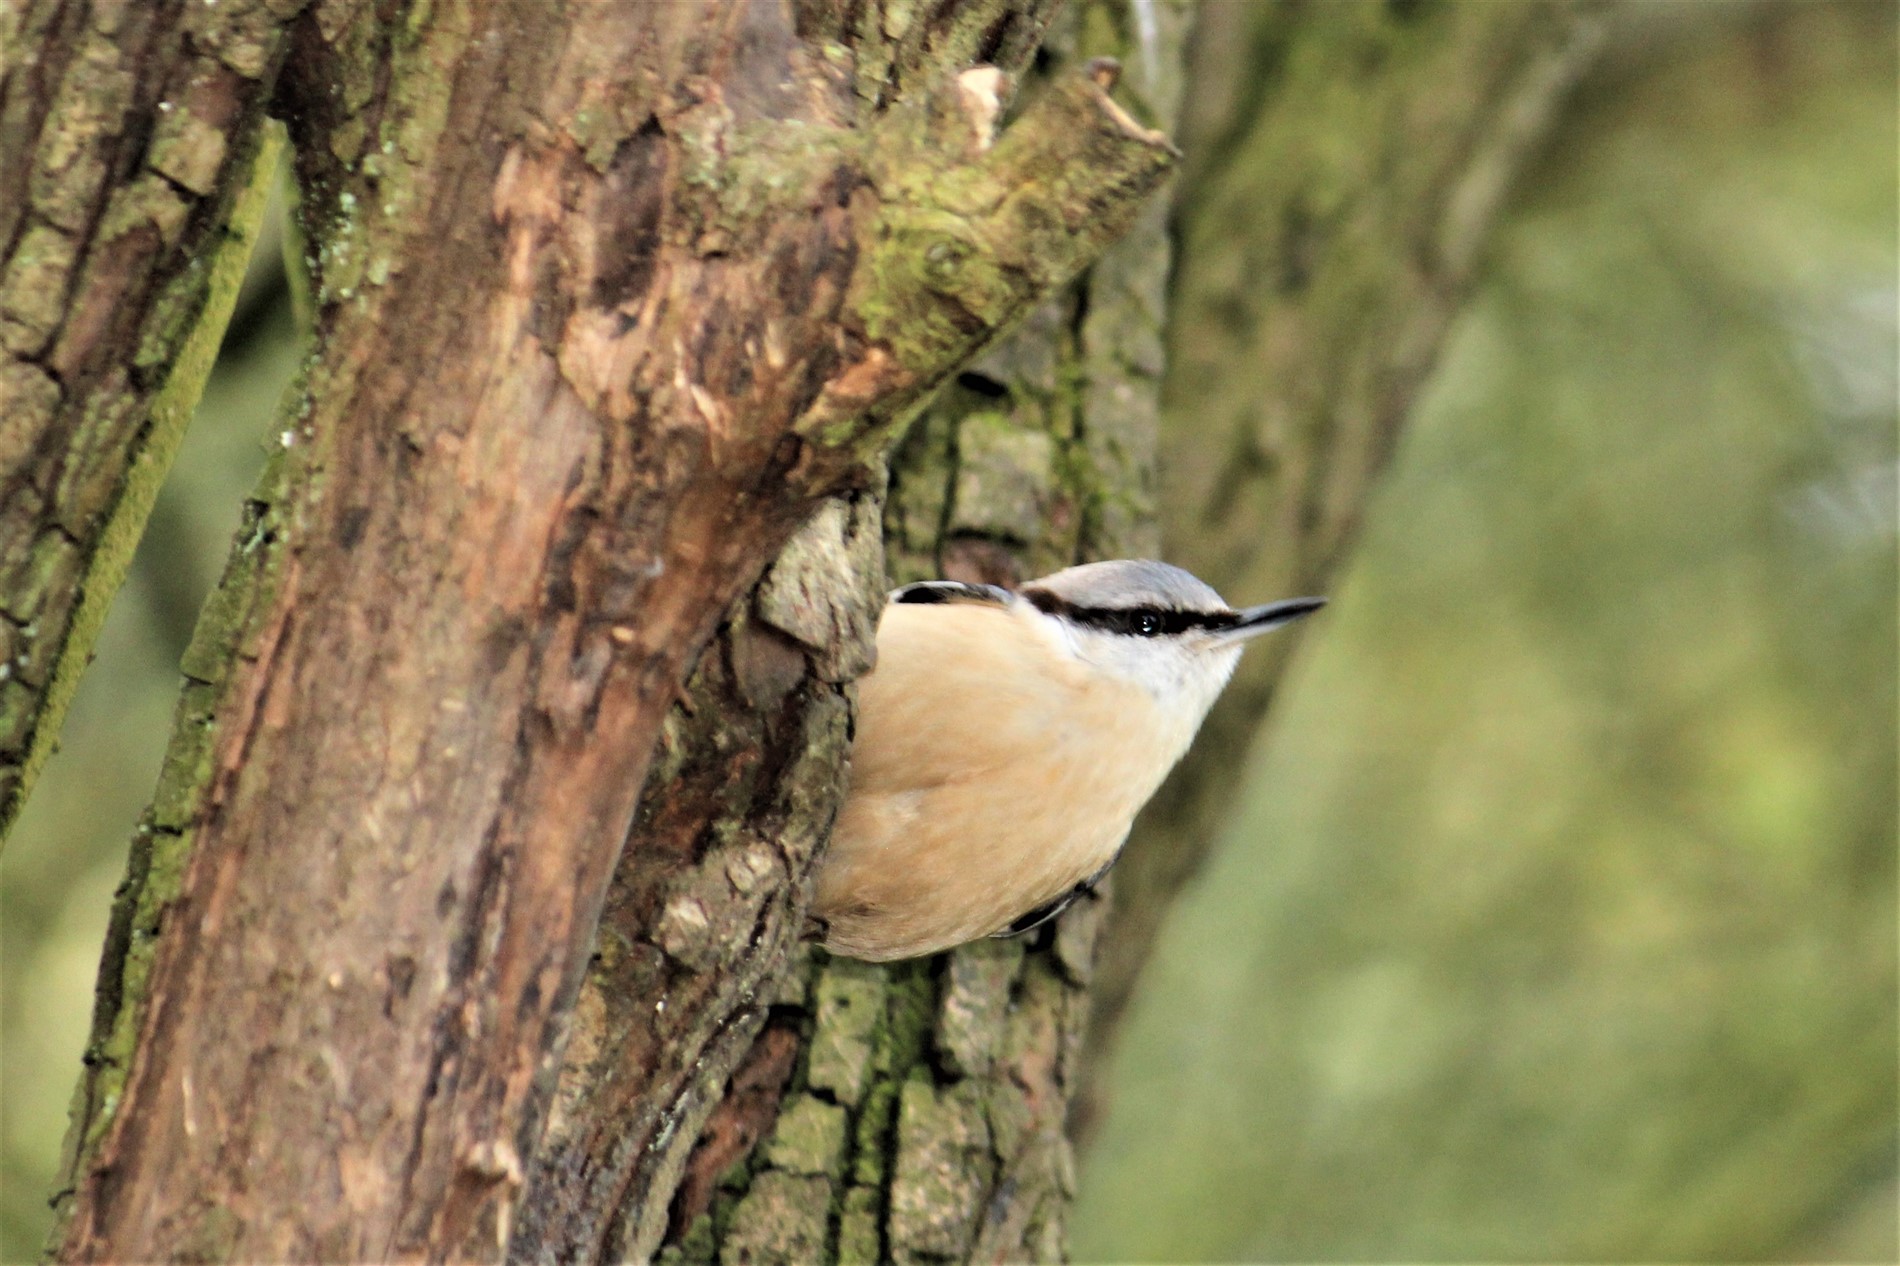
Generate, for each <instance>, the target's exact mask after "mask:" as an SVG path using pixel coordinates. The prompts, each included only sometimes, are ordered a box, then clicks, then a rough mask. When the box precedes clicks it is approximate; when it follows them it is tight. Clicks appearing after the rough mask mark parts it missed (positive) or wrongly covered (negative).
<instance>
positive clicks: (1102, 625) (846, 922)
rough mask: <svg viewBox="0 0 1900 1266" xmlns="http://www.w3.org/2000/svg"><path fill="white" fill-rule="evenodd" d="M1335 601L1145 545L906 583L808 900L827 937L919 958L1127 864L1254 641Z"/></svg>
mask: <svg viewBox="0 0 1900 1266" xmlns="http://www.w3.org/2000/svg"><path fill="white" fill-rule="evenodd" d="M1324 602H1325V599H1323V598H1294V599H1291V600H1288V601H1285V602H1276V603H1272V604H1270V605H1267V606H1264V607H1248V608H1245V609H1244V610H1239V611H1236V610H1234V609H1233V608H1232V607H1229V606H1228V605H1227V604H1226V603H1225V602H1223V601H1222V600H1221V596H1220V595H1219V594H1217V593H1215V592H1214V591H1213V589H1211V588H1209V587H1208V586H1207V585H1205V584H1203V583H1202V582H1201V581H1199V580H1197V579H1195V578H1194V577H1193V576H1192V575H1190V574H1188V573H1187V572H1185V571H1182V570H1181V569H1180V568H1179V567H1171V566H1169V565H1168V564H1166V563H1157V562H1150V561H1147V560H1123V561H1118V562H1108V563H1088V564H1085V565H1083V566H1080V567H1071V568H1068V569H1067V570H1065V571H1059V572H1057V573H1055V574H1054V575H1053V576H1045V577H1043V578H1042V579H1041V580H1035V581H1031V582H1030V583H1029V584H1027V585H1024V586H1023V587H1022V588H1021V589H1020V590H1019V591H1017V592H1015V593H1011V592H1010V591H1008V590H1006V589H999V588H996V587H994V586H991V585H969V584H960V583H957V582H954V581H926V582H924V583H922V584H916V585H906V586H905V587H903V588H902V589H898V590H896V591H894V592H893V593H892V594H891V597H890V602H889V604H888V605H887V606H886V607H885V608H884V614H883V618H882V619H881V620H880V622H879V624H878V630H877V666H876V668H875V669H873V670H872V671H871V672H870V673H869V674H868V675H867V676H866V677H865V678H864V679H863V681H862V682H861V684H860V686H859V693H858V720H857V739H856V742H855V745H854V746H853V748H852V756H851V784H850V789H849V791H848V792H847V794H846V796H845V802H844V807H843V809H841V810H840V811H839V814H838V822H837V825H836V827H835V828H834V829H833V831H832V835H831V843H830V846H829V848H828V850H827V851H826V853H825V856H824V858H823V860H822V862H821V863H820V866H819V870H818V878H817V891H816V894H815V895H814V897H813V900H812V914H813V916H814V917H815V922H816V925H817V927H818V928H819V929H820V931H819V933H818V935H819V937H820V939H821V940H822V941H823V943H824V945H825V947H826V948H827V949H829V950H831V951H832V952H833V953H836V954H844V955H848V956H850V957H852V958H864V959H870V960H872V961H878V962H881V961H886V960H890V959H896V958H914V957H916V956H918V955H922V954H934V953H936V952H938V951H940V950H946V949H949V948H950V947H952V946H954V945H961V944H963V943H964V942H965V941H973V940H976V939H977V938H979V937H983V936H1013V935H1015V934H1017V933H1020V932H1027V931H1029V930H1030V929H1031V928H1034V927H1037V926H1039V925H1040V924H1042V923H1044V922H1047V921H1048V920H1049V919H1052V918H1054V917H1055V916H1056V915H1057V914H1059V913H1061V911H1062V909H1063V908H1064V907H1065V906H1067V905H1068V904H1069V903H1070V902H1071V901H1073V900H1075V898H1076V897H1078V896H1080V895H1081V894H1082V893H1084V892H1087V891H1088V890H1089V889H1090V888H1091V887H1092V886H1093V885H1094V884H1095V883H1096V882H1097V881H1098V880H1100V879H1101V877H1102V876H1103V875H1104V874H1105V873H1106V872H1107V871H1108V868H1109V867H1110V866H1111V865H1113V864H1114V862H1115V857H1116V854H1117V853H1119V852H1120V850H1121V846H1122V841H1123V840H1125V839H1126V838H1127V837H1128V829H1129V827H1130V826H1132V825H1133V823H1134V820H1135V814H1136V813H1137V812H1139V811H1140V809H1141V807H1142V805H1144V804H1146V803H1147V802H1148V798H1149V797H1150V796H1152V795H1154V793H1155V790H1156V788H1158V787H1159V786H1160V785H1161V780H1162V779H1163V778H1165V777H1166V776H1167V773H1168V771H1169V770H1170V769H1172V768H1174V764H1175V762H1176V761H1178V760H1180V759H1181V756H1182V754H1183V753H1185V752H1186V751H1187V749H1188V744H1189V743H1191V742H1192V741H1193V739H1194V732H1195V731H1196V730H1197V729H1199V728H1200V725H1201V719H1202V718H1203V717H1205V716H1206V715H1207V710H1208V708H1209V707H1211V706H1212V705H1213V703H1214V700H1215V699H1216V698H1218V697H1219V695H1220V692H1221V690H1222V688H1223V687H1225V686H1226V684H1227V679H1228V678H1229V677H1230V676H1232V675H1233V671H1234V665H1235V664H1236V663H1238V662H1239V660H1240V650H1241V646H1242V644H1243V643H1245V642H1246V641H1247V639H1249V638H1252V637H1256V636H1258V635H1259V634H1262V633H1265V632H1267V631H1268V630H1270V629H1277V628H1279V627H1280V626H1281V625H1284V624H1288V623H1290V622H1292V621H1294V620H1297V619H1299V618H1300V617H1301V616H1303V615H1306V614H1307V613H1308V612H1311V611H1314V610H1316V609H1318V608H1319V607H1320V606H1322V605H1324Z"/></svg>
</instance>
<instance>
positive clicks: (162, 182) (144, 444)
mask: <svg viewBox="0 0 1900 1266" xmlns="http://www.w3.org/2000/svg"><path fill="white" fill-rule="evenodd" d="M296 7H297V6H296V5H295V4H294V3H290V2H289V0H286V2H285V3H281V4H278V5H275V6H271V5H265V4H255V3H243V2H241V0H240V2H237V3H229V4H224V5H221V6H218V7H215V8H212V7H207V6H204V5H186V4H183V3H177V4H151V5H127V4H90V5H88V4H80V3H74V2H73V0H34V2H32V3H29V4H26V5H24V6H22V7H20V8H19V9H17V10H14V11H11V12H9V13H6V14H4V15H0V55H4V57H5V59H6V60H5V65H4V69H0V190H5V191H6V192H5V194H4V195H3V196H0V837H4V835H5V834H6V831H7V828H8V827H9V826H11V824H12V822H13V819H14V817H15V815H16V814H17V812H18V810H19V806H20V804H21V802H22V801H23V800H24V799H25V796H26V794H27V791H28V790H29V789H30V787H31V785H32V782H33V777H34V775H35V774H36V773H37V771H38V770H39V768H40V766H41V765H42V764H43V763H44V762H45V759H46V757H47V755H48V754H49V753H50V752H51V750H52V748H53V745H54V742H55V740H57V738H58V737H59V723H60V719H61V717H62V715H63V714H64V712H65V709H66V705H67V703H68V702H69V701H70V699H71V698H72V691H73V688H74V686H75V685H76V684H77V682H78V678H79V673H80V670H81V669H82V668H83V667H84V666H85V663H86V661H87V658H88V657H89V655H90V653H91V649H92V643H93V639H94V637H95V636H96V635H97V633H98V631H99V626H100V624H101V622H102V621H103V620H104V618H105V610H106V605H107V603H108V602H109V601H110V599H111V597H112V594H113V592H114V591H115V590H116V589H117V588H118V586H119V583H120V581H122V580H123V579H124V578H125V570H126V567H127V566H128V564H129V563H130V561H131V554H132V546H133V544H134V543H135V542H136V541H137V540H138V536H139V532H140V529H141V528H142V526H143V524H144V521H145V516H146V515H147V513H149V511H150V510H151V506H152V499H153V497H154V496H155V495H156V494H157V491H158V485H159V482H160V480H162V479H163V478H164V474H165V471H166V469H167V468H168V467H169V466H170V465H171V460H172V456H173V454H174V453H175V452H176V451H177V447H178V441H179V439H180V437H181V436H182V435H183V433H184V426H185V422H186V420H187V419H188V418H189V417H190V416H191V410H192V407H193V405H194V404H196V402H197V399H198V395H199V392H200V391H201V390H202V389H203V386H204V379H205V375H206V374H207V373H208V372H209V371H210V368H211V362H212V360H213V358H214V357H215V355H216V353H217V348H218V340H219V337H220V335H221V334H222V332H223V330H224V326H225V323H226V321H227V320H228V319H229V317H230V312H231V306H232V304H233V303H234V302H235V301H236V298H237V288H238V282H239V280H240V279H241V277H242V274H243V267H244V260H245V258H246V256H247V255H248V253H249V251H250V247H251V242H252V240H253V237H254V235H255V232H256V229H257V223H258V218H259V216H260V215H261V213H262V210H263V205H264V198H263V191H264V189H265V187H266V181H267V180H268V179H269V176H270V175H271V173H272V172H273V171H274V170H275V167H276V161H277V155H278V153H279V146H278V145H277V144H276V143H275V142H270V143H267V142H266V140H265V133H264V129H263V123H264V103H265V100H266V98H267V97H268V95H269V91H270V84H271V82H272V80H273V78H274V76H275V72H276V67H277V64H278V62H279V61H280V60H281V59H282V57H283V52H284V47H285V45H284V39H283V32H282V28H281V24H280V23H279V19H278V16H277V15H274V14H273V13H272V11H271V10H272V9H273V8H275V9H276V10H278V11H279V12H280V13H281V12H289V11H292V10H294V9H295V8H296Z"/></svg>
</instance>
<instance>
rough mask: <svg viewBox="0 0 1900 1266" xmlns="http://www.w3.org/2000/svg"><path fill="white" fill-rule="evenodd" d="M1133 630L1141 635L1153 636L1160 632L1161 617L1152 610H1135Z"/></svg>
mask: <svg viewBox="0 0 1900 1266" xmlns="http://www.w3.org/2000/svg"><path fill="white" fill-rule="evenodd" d="M1135 632H1136V633H1138V634H1140V635H1141V636H1142V637H1153V636H1155V635H1156V634H1157V633H1159V632H1161V617H1160V616H1158V615H1156V614H1155V613H1154V612H1152V611H1137V612H1135Z"/></svg>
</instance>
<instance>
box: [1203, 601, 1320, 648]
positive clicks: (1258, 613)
mask: <svg viewBox="0 0 1900 1266" xmlns="http://www.w3.org/2000/svg"><path fill="white" fill-rule="evenodd" d="M1325 605H1326V599H1324V598H1288V599H1286V600H1285V601H1284V602H1269V603H1268V604H1267V605H1266V606H1264V607H1246V608H1243V609H1242V610H1241V612H1240V618H1239V619H1238V620H1236V621H1234V622H1233V623H1232V624H1230V625H1228V626H1227V627H1226V628H1224V629H1222V630H1221V631H1220V632H1219V633H1217V634H1215V637H1216V638H1217V639H1218V640H1220V641H1222V642H1244V641H1246V640H1247V639H1248V638H1252V637H1259V636H1260V635H1261V634H1262V633H1270V632H1272V631H1273V630H1274V629H1277V628H1280V627H1282V626H1283V625H1288V624H1291V623H1293V621H1295V620H1297V619H1299V618H1300V617H1301V616H1303V615H1311V614H1313V612H1315V611H1317V610H1319V609H1320V608H1321V607H1323V606H1325Z"/></svg>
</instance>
